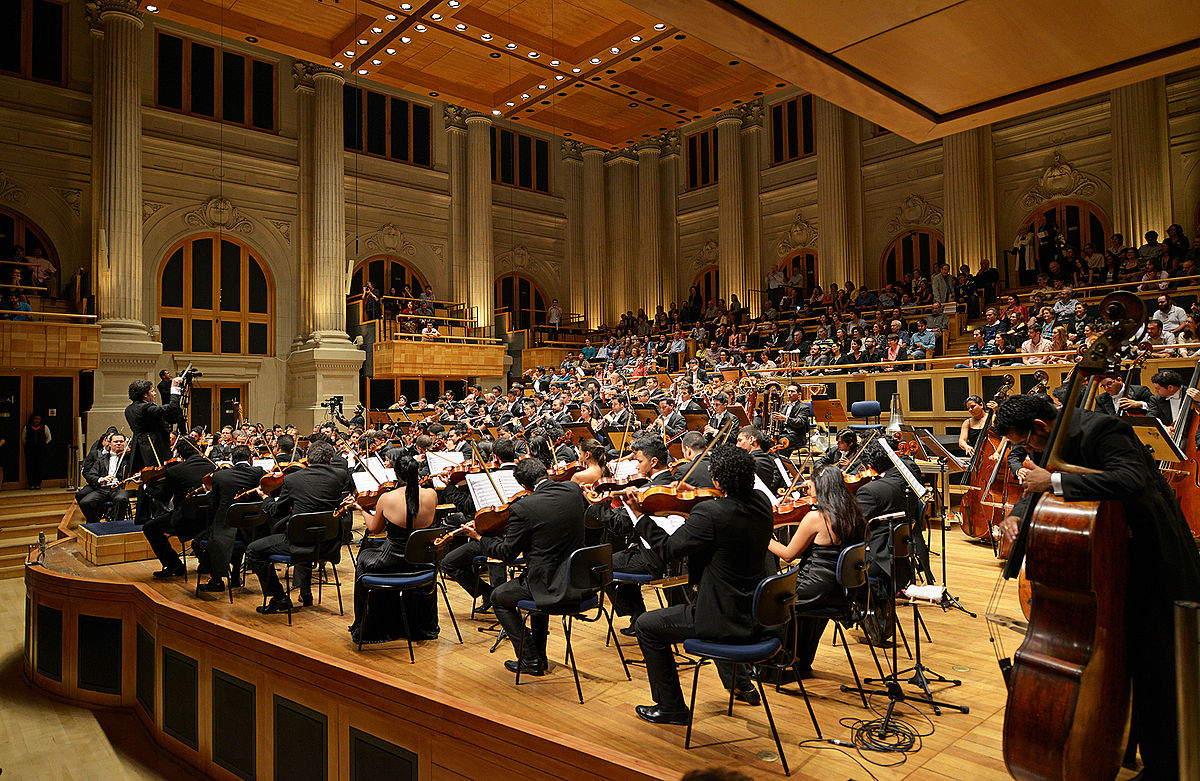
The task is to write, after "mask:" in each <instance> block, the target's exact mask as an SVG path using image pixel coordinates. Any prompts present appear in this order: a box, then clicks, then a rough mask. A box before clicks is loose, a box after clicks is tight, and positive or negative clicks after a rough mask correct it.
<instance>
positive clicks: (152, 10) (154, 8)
mask: <svg viewBox="0 0 1200 781" xmlns="http://www.w3.org/2000/svg"><path fill="white" fill-rule="evenodd" d="M146 10H147V11H149V12H150V13H152V14H156V13H158V6H156V5H148V6H146Z"/></svg>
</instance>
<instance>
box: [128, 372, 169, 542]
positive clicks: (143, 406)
mask: <svg viewBox="0 0 1200 781" xmlns="http://www.w3.org/2000/svg"><path fill="white" fill-rule="evenodd" d="M182 383H183V380H181V379H180V378H178V377H176V378H174V379H173V380H171V398H170V399H169V400H168V403H166V404H155V399H156V395H155V390H154V385H153V384H151V382H150V381H149V380H134V381H133V382H131V383H129V401H130V404H129V406H128V407H126V408H125V421H126V422H127V423H129V431H130V432H131V440H130V442H129V451H130V459H131V461H130V464H129V471H130V474H137V473H138V472H139V471H140V470H141V469H142V468H143V467H147V466H160V465H161V464H162V463H163V462H165V461H166V460H167V459H168V458H170V457H171V424H172V423H178V422H181V421H182V420H183V409H182V408H181V407H180V406H179V397H180V394H181V393H183V389H182ZM144 500H145V501H144ZM152 514H153V509H152V507H151V503H150V501H148V500H147V495H146V492H145V490H144V489H139V490H138V502H137V515H136V517H135V518H134V520H135V521H136V522H137V523H139V524H140V523H144V522H145V521H146V519H147V518H148V517H150V515H152Z"/></svg>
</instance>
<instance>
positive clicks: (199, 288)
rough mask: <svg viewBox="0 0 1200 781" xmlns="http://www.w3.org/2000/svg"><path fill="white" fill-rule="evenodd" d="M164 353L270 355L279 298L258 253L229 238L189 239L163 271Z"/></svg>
mask: <svg viewBox="0 0 1200 781" xmlns="http://www.w3.org/2000/svg"><path fill="white" fill-rule="evenodd" d="M159 290H160V291H161V292H160V293H159V300H158V323H159V330H160V337H159V338H160V341H161V342H162V346H163V351H164V352H169V353H174V352H184V353H222V354H226V355H271V354H272V353H273V352H274V350H273V349H272V347H273V342H274V339H273V332H274V314H275V294H274V289H273V287H272V283H271V277H270V275H269V274H268V273H267V270H266V266H265V265H264V264H263V262H262V260H261V259H260V258H259V257H258V255H257V253H255V252H254V251H253V250H251V249H250V248H249V247H247V246H246V245H244V244H242V243H241V242H238V241H236V240H235V239H232V238H230V237H229V236H228V235H217V234H205V235H200V236H190V237H188V238H186V239H184V240H183V241H181V242H180V243H179V244H177V245H176V246H175V247H174V248H172V249H171V251H170V252H168V253H167V259H166V260H164V261H163V264H162V267H161V268H160V269H159Z"/></svg>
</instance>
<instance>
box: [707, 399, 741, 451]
mask: <svg viewBox="0 0 1200 781" xmlns="http://www.w3.org/2000/svg"><path fill="white" fill-rule="evenodd" d="M728 404H729V397H728V396H726V395H725V394H724V393H718V394H717V395H716V396H713V397H712V409H711V412H710V413H709V416H708V425H707V426H705V427H704V433H705V434H707V435H708V437H709V439H712V438H714V437H717V436H718V435H719V434H720V433H721V429H722V428H724V427H725V426H727V425H728V426H729V430H728V432H727V433H726V434H725V435H724V436H721V437H720V439H718V441H717V444H718V445H731V444H733V441H734V439H736V438H737V418H735V417H734V415H733V413H732V412H729V411H728V410H727V409H726V406H728Z"/></svg>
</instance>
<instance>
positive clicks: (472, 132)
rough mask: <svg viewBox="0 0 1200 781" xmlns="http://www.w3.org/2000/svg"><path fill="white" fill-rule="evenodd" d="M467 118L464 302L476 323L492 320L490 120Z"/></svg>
mask: <svg viewBox="0 0 1200 781" xmlns="http://www.w3.org/2000/svg"><path fill="white" fill-rule="evenodd" d="M466 122H467V298H466V301H467V305H468V306H472V307H477V310H476V311H477V315H476V316H477V321H476V322H477V325H479V326H480V327H481V328H486V327H489V326H491V325H493V324H494V323H495V322H496V301H495V298H496V258H495V253H494V252H493V249H492V238H493V237H492V133H491V128H492V120H491V119H490V118H489V117H485V116H484V115H482V114H468V115H467V118H466Z"/></svg>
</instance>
